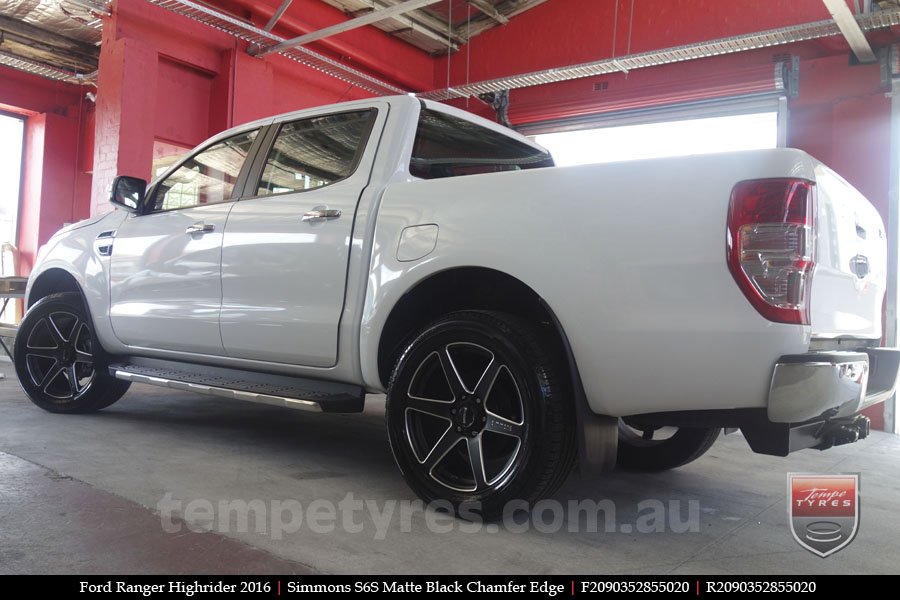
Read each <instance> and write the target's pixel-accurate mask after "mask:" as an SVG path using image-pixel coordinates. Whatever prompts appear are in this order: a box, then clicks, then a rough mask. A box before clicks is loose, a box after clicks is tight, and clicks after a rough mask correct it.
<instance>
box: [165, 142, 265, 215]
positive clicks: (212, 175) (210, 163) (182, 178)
mask: <svg viewBox="0 0 900 600" xmlns="http://www.w3.org/2000/svg"><path fill="white" fill-rule="evenodd" d="M258 133H259V130H258V129H256V130H253V131H248V132H245V133H241V134H238V135H236V136H234V137H230V138H228V139H225V140H222V141H221V142H218V143H216V144H214V145H212V146H209V147H208V148H206V149H204V150H202V151H200V152H198V153H197V154H195V155H194V156H192V157H191V158H189V159H188V160H187V161H185V162H184V163H183V164H182V165H181V166H180V167H178V169H176V170H175V171H174V172H173V173H171V174H170V175H169V176H168V177H166V178H165V179H164V180H162V181H161V182H160V183H159V184H158V185H157V186H156V194H155V195H154V198H153V205H152V206H151V207H150V212H159V211H164V210H173V209H176V208H190V207H192V206H201V205H204V204H216V203H218V202H225V201H227V200H230V199H231V193H232V192H233V191H234V184H235V182H236V181H237V178H238V174H239V173H240V172H241V167H242V166H243V165H244V160H245V159H246V158H247V154H248V153H249V152H250V147H251V146H253V140H255V139H256V135H257V134H258Z"/></svg>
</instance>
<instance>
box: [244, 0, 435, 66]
mask: <svg viewBox="0 0 900 600" xmlns="http://www.w3.org/2000/svg"><path fill="white" fill-rule="evenodd" d="M440 1H441V0H406V1H405V2H401V3H400V4H395V5H393V6H391V7H388V8H382V9H380V10H373V11H372V12H370V13H367V14H365V15H362V16H360V17H356V18H355V19H350V20H348V21H344V22H343V23H338V24H337V25H332V26H331V27H325V28H324V29H319V30H318V31H313V32H312V33H307V34H306V35H301V36H298V37H295V38H292V39H289V40H285V41H283V42H281V43H280V44H276V45H274V46H269V47H266V48H250V53H251V54H253V55H254V56H265V55H266V54H271V53H273V52H280V51H282V50H287V49H288V48H296V47H297V46H303V45H304V44H309V43H311V42H315V41H317V40H321V39H324V38H327V37H331V36H333V35H337V34H339V33H344V32H345V31H350V30H352V29H357V28H359V27H363V26H365V25H371V24H372V23H377V22H378V21H383V20H385V19H389V18H391V17H395V16H397V15H402V14H404V13H408V12H410V11H412V10H416V9H418V8H423V7H425V6H429V5H431V4H437V3H438V2H440Z"/></svg>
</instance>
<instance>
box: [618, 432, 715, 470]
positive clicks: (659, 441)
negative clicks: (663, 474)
mask: <svg viewBox="0 0 900 600" xmlns="http://www.w3.org/2000/svg"><path fill="white" fill-rule="evenodd" d="M719 431H721V430H720V429H719V428H718V427H715V428H704V427H647V426H646V425H643V424H642V425H640V426H638V425H637V424H636V423H632V422H629V421H628V419H619V454H618V459H617V460H618V466H620V467H624V468H626V469H631V470H633V471H666V470H668V469H674V468H676V467H680V466H683V465H686V464H688V463H689V462H691V461H694V460H697V459H698V458H700V457H701V456H703V455H704V454H705V453H706V451H707V450H709V449H710V447H712V445H713V443H714V442H715V441H716V439H717V438H718V437H719Z"/></svg>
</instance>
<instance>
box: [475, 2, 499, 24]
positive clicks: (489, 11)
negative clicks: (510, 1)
mask: <svg viewBox="0 0 900 600" xmlns="http://www.w3.org/2000/svg"><path fill="white" fill-rule="evenodd" d="M468 1H469V4H471V5H472V6H474V7H475V8H477V9H478V10H480V11H481V12H482V13H484V14H485V15H487V16H489V17H490V18H491V19H493V20H494V21H496V22H497V23H499V24H500V25H506V24H507V23H509V19H508V18H506V17H505V16H504V15H503V13H501V12H499V11H498V10H497V9H496V8H494V5H493V4H491V3H490V2H488V1H487V0H468Z"/></svg>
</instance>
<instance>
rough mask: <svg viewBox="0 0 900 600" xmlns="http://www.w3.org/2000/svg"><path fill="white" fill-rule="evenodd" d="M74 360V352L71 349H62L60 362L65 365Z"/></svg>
mask: <svg viewBox="0 0 900 600" xmlns="http://www.w3.org/2000/svg"><path fill="white" fill-rule="evenodd" d="M74 360H75V351H74V350H72V349H71V348H63V351H62V355H61V362H64V363H66V364H68V363H71V362H73V361H74Z"/></svg>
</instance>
